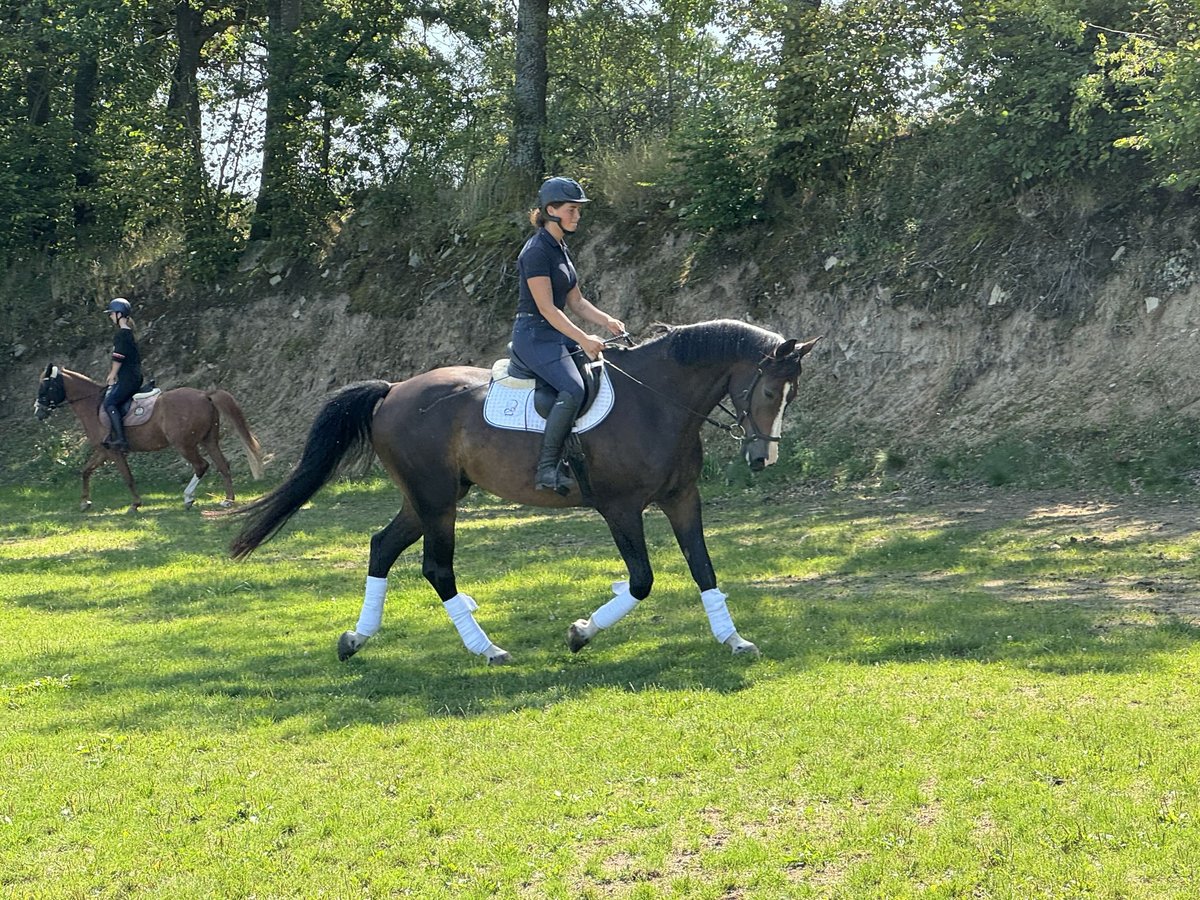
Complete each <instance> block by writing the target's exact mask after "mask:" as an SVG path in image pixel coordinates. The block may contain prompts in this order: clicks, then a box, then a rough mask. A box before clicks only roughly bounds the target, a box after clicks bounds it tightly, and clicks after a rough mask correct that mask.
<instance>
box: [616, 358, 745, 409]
mask: <svg viewBox="0 0 1200 900" xmlns="http://www.w3.org/2000/svg"><path fill="white" fill-rule="evenodd" d="M643 371H644V373H645V377H643V376H642V375H635V377H637V378H638V379H639V380H642V381H645V382H646V383H647V384H653V383H654V382H658V383H657V384H655V388H656V390H658V391H659V392H660V393H661V394H663V395H665V396H666V397H668V398H669V399H671V400H672V401H674V402H673V403H671V404H669V405H670V406H672V407H677V408H679V409H683V410H686V411H687V412H688V413H700V414H701V415H707V414H708V413H710V412H712V410H713V408H714V407H715V406H716V405H717V404H718V403H720V402H721V400H722V399H723V398H724V397H725V394H726V392H727V391H728V389H729V378H730V375H731V369H730V367H729V366H728V365H712V364H707V365H705V364H696V365H684V364H681V363H676V362H669V361H663V360H661V359H659V360H654V361H652V362H650V363H649V365H647V366H646V367H645V369H644V370H643ZM656 373H662V374H661V375H660V377H659V378H656V377H655V375H656ZM660 399H661V398H660Z"/></svg>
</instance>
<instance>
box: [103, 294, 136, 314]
mask: <svg viewBox="0 0 1200 900" xmlns="http://www.w3.org/2000/svg"><path fill="white" fill-rule="evenodd" d="M105 313H116V314H117V315H118V316H130V315H133V304H131V303H130V302H129V301H128V300H126V299H125V298H124V297H114V298H113V299H112V300H110V301H109V302H108V308H107V309H106V310H105Z"/></svg>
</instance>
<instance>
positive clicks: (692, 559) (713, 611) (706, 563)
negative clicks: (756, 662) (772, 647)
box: [659, 486, 758, 656]
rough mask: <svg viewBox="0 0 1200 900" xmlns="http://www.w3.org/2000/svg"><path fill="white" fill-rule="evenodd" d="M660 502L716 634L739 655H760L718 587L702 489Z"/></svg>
mask: <svg viewBox="0 0 1200 900" xmlns="http://www.w3.org/2000/svg"><path fill="white" fill-rule="evenodd" d="M659 505H660V506H661V507H662V511H663V512H664V513H666V516H667V521H669V522H670V523H671V530H672V531H674V532H675V540H676V541H678V542H679V549H680V550H682V551H683V558H684V559H686V560H687V564H688V569H689V570H690V571H691V573H692V579H693V580H694V581H695V582H696V587H698V588H700V602H701V603H703V604H704V612H705V613H706V614H707V615H708V624H709V626H710V627H711V628H712V633H713V637H715V638H716V639H717V640H718V641H719V642H720V643H722V644H724V645H725V646H726V647H728V648H729V649H730V650H732V651H733V653H734V654H735V655H737V654H749V655H751V656H758V647H756V646H755V645H754V644H752V643H751V642H750V641H748V640H746V639H745V638H743V637H742V636H741V635H739V634H738V633H737V629H736V628H734V627H733V617H732V616H730V615H729V606H728V605H727V604H726V603H725V600H726V599H727V597H726V595H725V594H723V593H721V591H720V590H718V589H717V576H716V573H715V572H714V571H713V564H712V557H710V556H709V554H708V545H707V544H705V542H704V523H703V517H702V515H701V512H700V492H699V491H698V490H697V489H696V488H695V487H694V486H693V487H692V488H691V489H689V490H688V491H685V492H684V493H683V494H681V495H679V496H677V497H674V498H672V499H671V500H670V501H667V502H663V503H660V504H659Z"/></svg>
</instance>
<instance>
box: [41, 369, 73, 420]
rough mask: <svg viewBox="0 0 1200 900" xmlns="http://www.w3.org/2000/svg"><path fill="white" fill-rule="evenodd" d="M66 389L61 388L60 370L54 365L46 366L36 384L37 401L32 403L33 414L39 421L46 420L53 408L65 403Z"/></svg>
mask: <svg viewBox="0 0 1200 900" xmlns="http://www.w3.org/2000/svg"><path fill="white" fill-rule="evenodd" d="M66 399H67V389H66V388H65V387H64V386H63V377H62V370H61V369H59V367H58V366H55V365H47V366H46V371H44V372H43V373H42V380H41V381H40V382H38V392H37V399H36V400H34V401H33V414H34V415H35V416H37V417H38V419H39V420H43V419H45V418H47V417H48V416H49V415H50V413H52V412H54V410H55V408H56V407H57V406H58V405H59V404H60V403H64V402H66Z"/></svg>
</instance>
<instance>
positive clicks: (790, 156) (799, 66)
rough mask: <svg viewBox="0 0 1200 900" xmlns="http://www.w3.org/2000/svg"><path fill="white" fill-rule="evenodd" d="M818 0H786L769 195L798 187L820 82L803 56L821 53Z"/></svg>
mask: <svg viewBox="0 0 1200 900" xmlns="http://www.w3.org/2000/svg"><path fill="white" fill-rule="evenodd" d="M820 8H821V0H787V9H786V11H785V12H784V18H783V35H782V37H783V41H782V43H781V46H780V54H779V56H780V59H779V63H780V66H779V68H780V73H779V81H778V86H777V87H776V89H775V134H776V144H775V151H774V154H773V156H772V165H771V185H770V187H771V190H770V192H769V193H770V195H771V196H770V198H769V199H773V200H779V199H786V198H788V197H790V196H792V195H793V194H794V193H795V191H796V187H797V180H798V175H799V173H798V171H797V170H798V168H800V167H802V162H800V160H799V159H798V157H801V156H802V155H803V152H804V150H805V145H806V143H807V138H806V132H808V131H809V130H810V126H812V125H813V124H814V123H813V116H814V112H815V109H816V107H817V103H816V100H817V91H818V90H819V89H820V85H819V84H818V83H817V81H816V80H815V79H814V77H813V73H812V68H811V67H810V66H809V65H808V64H807V62H806V58H807V57H809V56H810V55H812V54H815V53H816V54H819V53H822V52H823V50H822V47H821V44H820V35H819V33H818V29H817V27H816V18H817V16H816V14H817V12H818V11H819V10H820Z"/></svg>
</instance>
